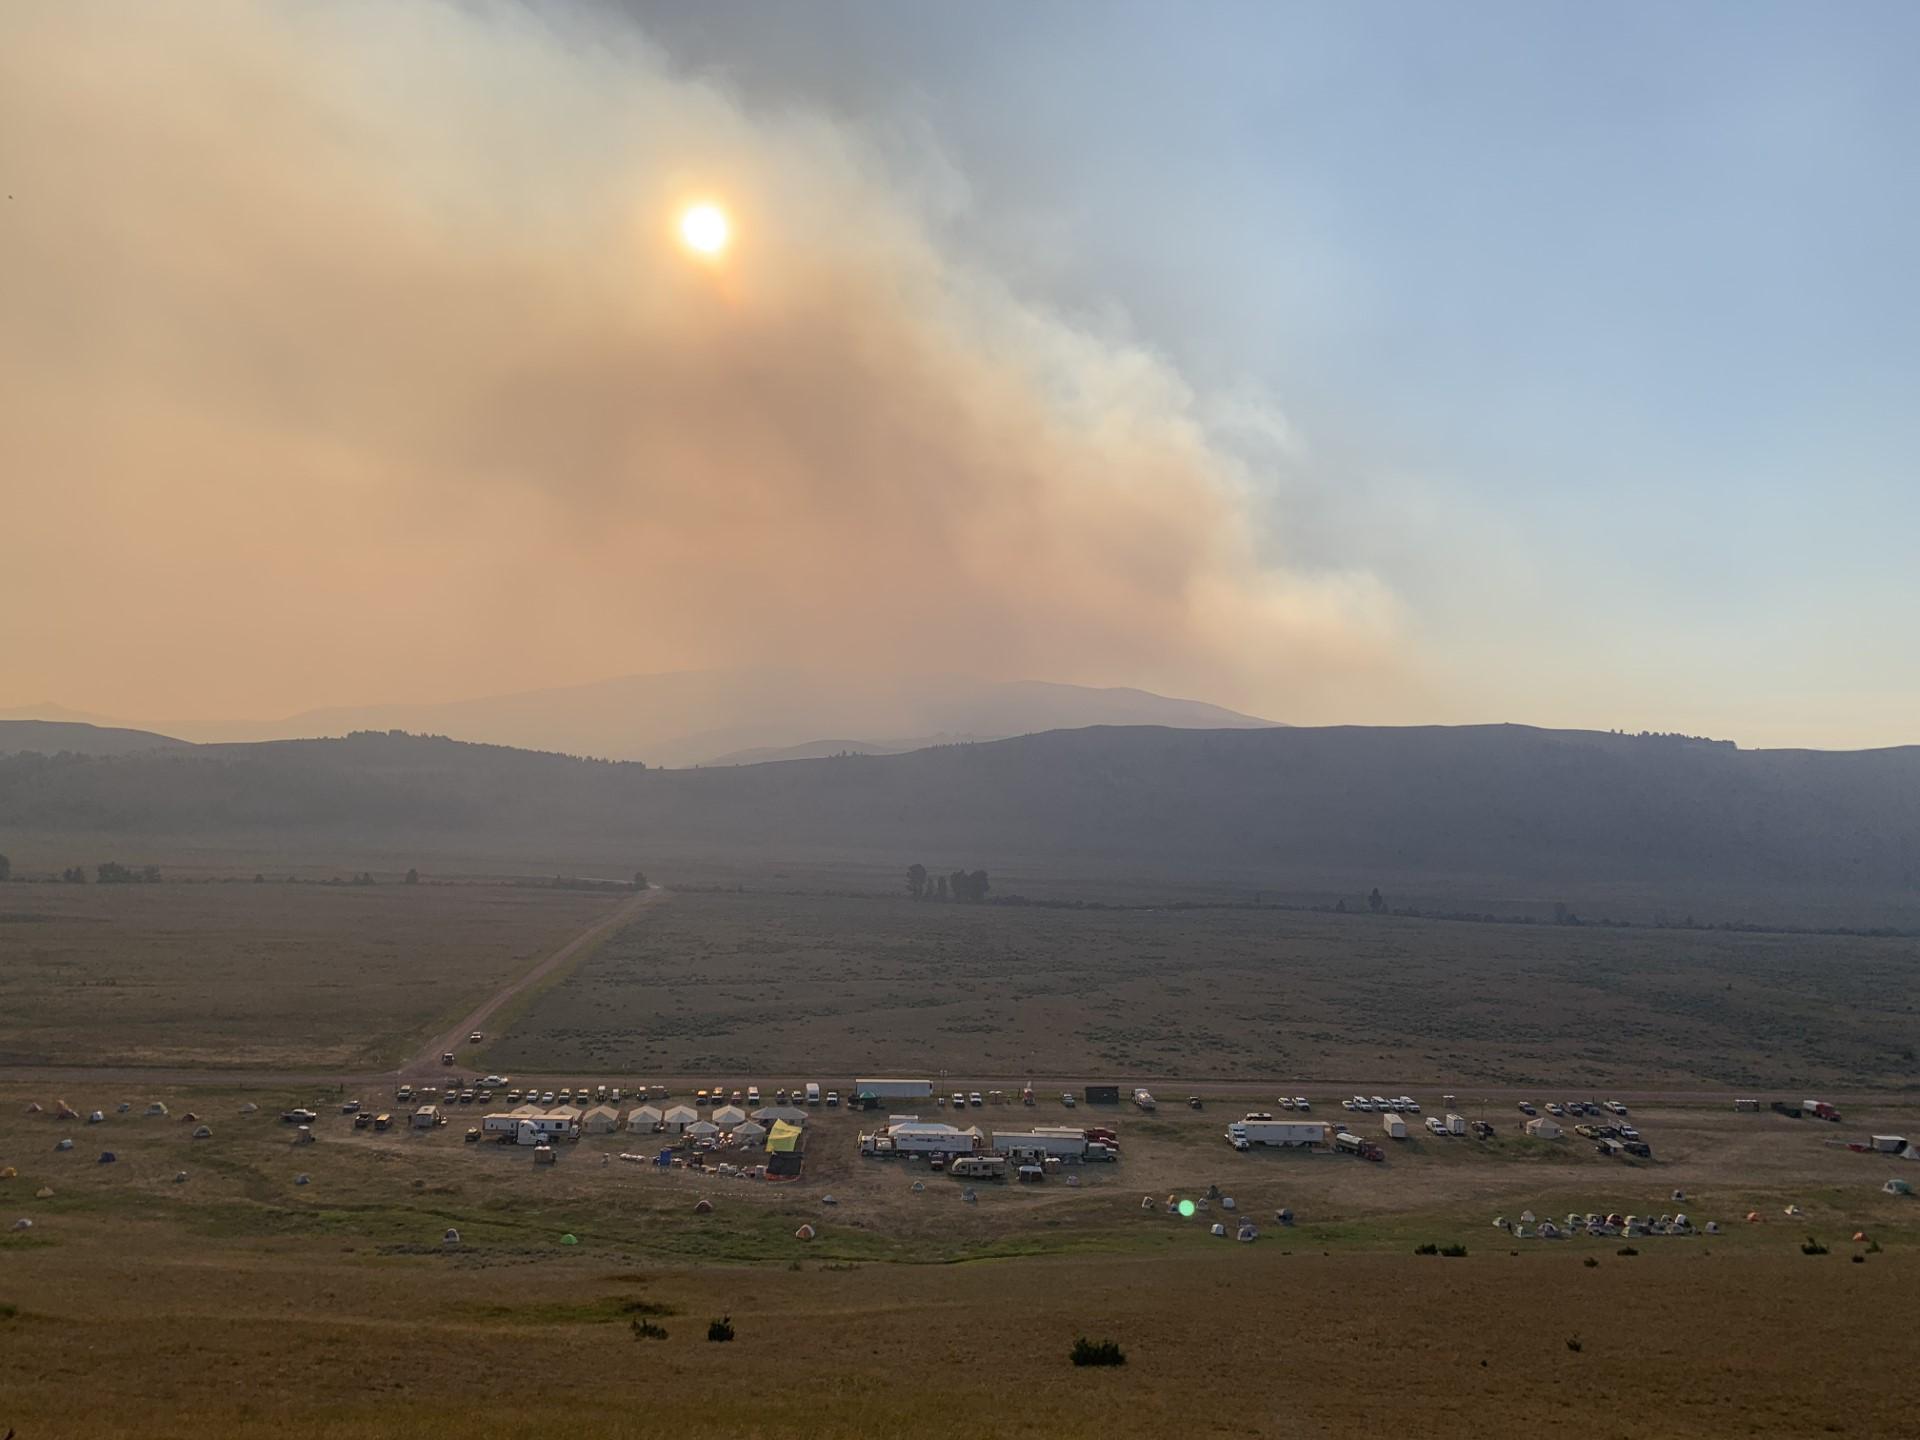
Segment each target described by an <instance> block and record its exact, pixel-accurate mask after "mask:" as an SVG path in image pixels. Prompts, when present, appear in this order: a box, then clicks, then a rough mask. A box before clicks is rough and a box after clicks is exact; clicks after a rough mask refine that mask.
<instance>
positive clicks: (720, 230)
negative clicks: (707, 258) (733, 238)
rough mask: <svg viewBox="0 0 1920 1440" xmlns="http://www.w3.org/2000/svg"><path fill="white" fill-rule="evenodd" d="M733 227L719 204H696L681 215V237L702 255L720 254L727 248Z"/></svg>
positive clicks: (691, 248)
mask: <svg viewBox="0 0 1920 1440" xmlns="http://www.w3.org/2000/svg"><path fill="white" fill-rule="evenodd" d="M731 231H732V227H731V226H729V225H728V224H727V216H726V212H725V211H724V210H722V209H720V207H719V206H717V205H695V206H694V207H693V208H692V209H690V210H688V211H687V212H686V214H684V215H682V216H681V217H680V238H681V239H682V240H684V241H685V242H686V243H687V248H688V249H690V250H694V251H697V252H698V253H700V254H702V255H718V254H719V253H720V252H721V251H722V250H724V249H726V248H727V240H728V238H729V236H730V235H731Z"/></svg>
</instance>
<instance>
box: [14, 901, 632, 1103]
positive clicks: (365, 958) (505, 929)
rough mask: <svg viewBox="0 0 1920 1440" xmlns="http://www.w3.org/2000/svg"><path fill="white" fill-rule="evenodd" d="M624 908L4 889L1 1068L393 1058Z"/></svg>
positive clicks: (358, 1062)
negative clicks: (599, 919)
mask: <svg viewBox="0 0 1920 1440" xmlns="http://www.w3.org/2000/svg"><path fill="white" fill-rule="evenodd" d="M615 903H617V897H606V896H596V895H587V894H580V893H574V892H555V891H546V890H537V889H512V888H505V887H490V886H461V885H376V886H370V887H355V886H341V887H333V886H320V885H286V884H262V885H255V884H251V883H243V884H162V885H84V886H83V885H47V884H35V885H25V884H13V885H0V1062H4V1063H6V1064H12V1065H20V1064H59V1065H90V1064H115V1065H188V1066H220V1067H258V1068H281V1067H292V1068H295V1069H305V1068H307V1067H315V1068H332V1067H340V1068H348V1067H356V1066H370V1065H387V1064H391V1063H393V1062H395V1061H396V1060H398V1059H399V1058H400V1057H401V1055H403V1054H404V1053H405V1052H406V1051H407V1050H408V1049H409V1048H410V1047H411V1046H412V1045H415V1044H418V1043H419V1042H420V1041H421V1039H422V1038H423V1037H425V1036H426V1035H428V1034H429V1033H431V1031H432V1030H433V1028H434V1027H435V1025H436V1024H450V1023H452V1022H453V1021H454V1020H455V1019H457V1018H458V1017H459V1016H460V1015H461V1014H462V1013H464V1011H465V1010H466V1009H467V1008H468V1007H470V1006H471V1005H472V1004H473V1003H475V1002H476V1001H477V1000H478V999H480V998H483V997H484V996H485V995H487V994H488V993H489V992H491V991H493V990H495V989H497V988H498V987H499V986H500V985H502V984H503V983H505V982H506V981H507V980H509V979H511V978H512V977H514V976H516V975H518V974H520V973H522V972H524V971H525V970H526V969H527V968H528V967H529V966H530V965H532V964H533V962H534V961H535V960H536V959H537V958H538V957H540V956H541V955H543V954H545V953H547V952H548V951H550V950H552V949H554V948H555V947H557V946H559V945H561V944H563V943H565V942H566V940H568V939H569V938H570V937H571V936H573V935H574V934H577V933H578V932H579V931H581V930H583V929H585V928H586V927H587V926H589V925H591V924H592V923H593V921H594V919H595V918H597V917H598V916H600V915H604V914H606V913H607V912H608V910H609V909H610V908H611V907H612V906H613V905H614V904H615Z"/></svg>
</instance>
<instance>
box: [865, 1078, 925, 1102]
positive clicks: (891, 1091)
mask: <svg viewBox="0 0 1920 1440" xmlns="http://www.w3.org/2000/svg"><path fill="white" fill-rule="evenodd" d="M853 1093H854V1094H855V1095H856V1096H858V1097H860V1098H861V1099H867V1098H869V1097H870V1098H872V1099H875V1100H931V1099H932V1098H933V1081H931V1080H897V1079H896V1080H888V1079H884V1078H882V1079H866V1080H855V1081H854V1082H853Z"/></svg>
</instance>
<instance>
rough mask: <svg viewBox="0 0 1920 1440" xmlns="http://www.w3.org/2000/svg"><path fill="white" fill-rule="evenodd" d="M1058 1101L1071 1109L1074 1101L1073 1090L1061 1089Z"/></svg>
mask: <svg viewBox="0 0 1920 1440" xmlns="http://www.w3.org/2000/svg"><path fill="white" fill-rule="evenodd" d="M1060 1103H1061V1104H1062V1105H1064V1106H1066V1107H1067V1109H1069V1110H1071V1109H1073V1107H1074V1105H1075V1103H1076V1102H1075V1100H1074V1098H1073V1092H1072V1091H1071V1090H1062V1091H1061V1092H1060Z"/></svg>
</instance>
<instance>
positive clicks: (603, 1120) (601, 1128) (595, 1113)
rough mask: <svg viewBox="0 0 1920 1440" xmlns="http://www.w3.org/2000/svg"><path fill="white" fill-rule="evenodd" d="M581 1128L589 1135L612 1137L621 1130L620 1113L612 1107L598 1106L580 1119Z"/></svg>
mask: <svg viewBox="0 0 1920 1440" xmlns="http://www.w3.org/2000/svg"><path fill="white" fill-rule="evenodd" d="M580 1128H581V1129H582V1130H584V1131H586V1132H587V1134H589V1135H611V1134H612V1133H613V1132H614V1131H615V1130H617V1129H619V1128H620V1112H619V1111H618V1110H616V1109H614V1108H613V1106H611V1105H596V1106H594V1107H593V1108H592V1109H591V1110H589V1111H587V1113H586V1114H585V1115H582V1116H581V1117H580Z"/></svg>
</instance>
